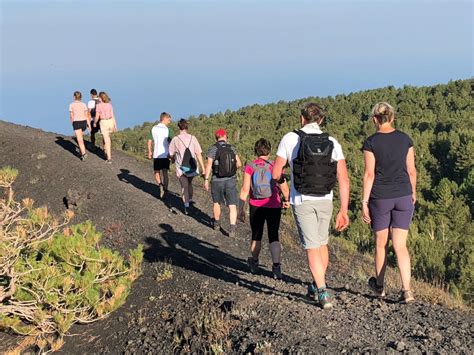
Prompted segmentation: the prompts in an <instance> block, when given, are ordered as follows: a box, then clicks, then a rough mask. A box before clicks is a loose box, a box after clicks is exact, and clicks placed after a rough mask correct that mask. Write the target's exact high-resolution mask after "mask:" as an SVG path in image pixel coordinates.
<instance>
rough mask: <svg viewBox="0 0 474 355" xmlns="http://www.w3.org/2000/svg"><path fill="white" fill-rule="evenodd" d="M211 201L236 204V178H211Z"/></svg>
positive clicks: (228, 204)
mask: <svg viewBox="0 0 474 355" xmlns="http://www.w3.org/2000/svg"><path fill="white" fill-rule="evenodd" d="M211 196H212V201H213V202H214V203H218V204H221V205H223V204H226V205H227V206H230V205H238V204H239V197H238V195H237V179H235V178H231V179H227V180H213V181H212V184H211Z"/></svg>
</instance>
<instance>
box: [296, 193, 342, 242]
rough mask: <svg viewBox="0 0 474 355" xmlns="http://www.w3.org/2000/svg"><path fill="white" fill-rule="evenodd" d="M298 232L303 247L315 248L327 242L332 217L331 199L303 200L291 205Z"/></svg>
mask: <svg viewBox="0 0 474 355" xmlns="http://www.w3.org/2000/svg"><path fill="white" fill-rule="evenodd" d="M292 208H293V215H294V216H295V221H296V226H297V227H298V234H299V236H300V240H301V244H302V245H303V247H304V248H305V249H315V248H319V247H321V246H323V245H327V244H328V240H329V226H330V224H331V218H332V208H333V207H332V201H331V200H317V201H310V200H306V201H303V203H301V204H300V205H292Z"/></svg>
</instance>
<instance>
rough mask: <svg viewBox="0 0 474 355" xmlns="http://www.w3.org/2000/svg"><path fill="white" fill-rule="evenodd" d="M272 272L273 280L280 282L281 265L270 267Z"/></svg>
mask: <svg viewBox="0 0 474 355" xmlns="http://www.w3.org/2000/svg"><path fill="white" fill-rule="evenodd" d="M272 272H273V278H274V279H275V280H281V279H282V274H281V264H280V263H278V264H273V265H272Z"/></svg>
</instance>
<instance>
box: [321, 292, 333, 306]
mask: <svg viewBox="0 0 474 355" xmlns="http://www.w3.org/2000/svg"><path fill="white" fill-rule="evenodd" d="M318 301H319V305H320V306H321V308H322V309H331V308H332V302H331V296H330V295H329V292H328V291H327V290H326V288H322V289H318Z"/></svg>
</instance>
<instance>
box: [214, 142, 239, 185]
mask: <svg viewBox="0 0 474 355" xmlns="http://www.w3.org/2000/svg"><path fill="white" fill-rule="evenodd" d="M217 144H220V145H223V144H226V142H224V141H218V142H217ZM227 144H228V143H227ZM228 145H230V149H232V151H233V152H234V154H235V155H237V149H236V148H235V147H234V146H233V145H232V144H228ZM216 153H217V146H216V145H215V144H213V145H211V146H210V147H209V149H208V150H207V157H208V158H211V159H212V160H213V163H214V161H215V160H216ZM236 178H237V175H234V176H230V177H222V178H220V177H217V176H216V175H215V174H214V169H212V181H225V180H229V179H236Z"/></svg>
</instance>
